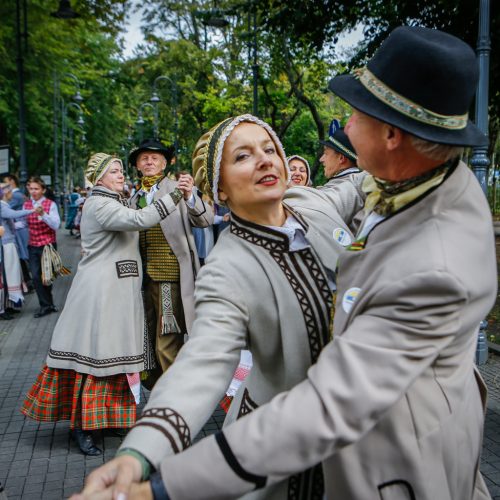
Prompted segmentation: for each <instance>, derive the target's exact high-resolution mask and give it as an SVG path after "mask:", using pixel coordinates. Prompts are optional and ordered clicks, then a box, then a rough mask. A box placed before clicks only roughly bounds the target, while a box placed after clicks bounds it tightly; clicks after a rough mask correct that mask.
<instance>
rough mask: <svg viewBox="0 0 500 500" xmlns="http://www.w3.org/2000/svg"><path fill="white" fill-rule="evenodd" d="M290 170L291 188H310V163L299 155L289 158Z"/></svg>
mask: <svg viewBox="0 0 500 500" xmlns="http://www.w3.org/2000/svg"><path fill="white" fill-rule="evenodd" d="M287 160H288V168H289V169H290V187H296V186H309V183H310V180H311V169H310V167H309V162H308V161H307V160H306V159H305V158H303V157H302V156H299V155H292V156H289V157H288V158H287Z"/></svg>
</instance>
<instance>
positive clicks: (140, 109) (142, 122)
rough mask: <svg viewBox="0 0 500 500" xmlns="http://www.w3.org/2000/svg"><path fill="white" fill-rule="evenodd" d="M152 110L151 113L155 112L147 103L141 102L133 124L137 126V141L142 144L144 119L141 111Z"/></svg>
mask: <svg viewBox="0 0 500 500" xmlns="http://www.w3.org/2000/svg"><path fill="white" fill-rule="evenodd" d="M147 107H149V108H152V110H153V113H154V111H155V108H154V106H153V105H152V104H151V103H149V102H143V103H142V104H141V105H140V106H139V113H138V116H137V121H136V122H135V123H136V124H137V125H138V126H139V140H140V141H141V142H142V139H143V138H144V130H143V125H144V118H143V116H142V110H143V109H144V108H147Z"/></svg>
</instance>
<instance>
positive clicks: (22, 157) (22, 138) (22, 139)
mask: <svg viewBox="0 0 500 500" xmlns="http://www.w3.org/2000/svg"><path fill="white" fill-rule="evenodd" d="M21 11H22V12H21ZM21 22H22V23H23V30H22V31H21ZM21 37H23V38H24V49H23V47H22V44H21ZM27 41H28V20H27V7H26V0H22V7H21V0H16V46H17V91H18V94H19V161H20V168H19V180H20V181H21V184H22V185H24V184H25V183H26V181H27V180H28V168H27V160H26V112H25V103H24V54H23V52H24V51H26V47H27Z"/></svg>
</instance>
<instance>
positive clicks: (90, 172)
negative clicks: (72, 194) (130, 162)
mask: <svg viewBox="0 0 500 500" xmlns="http://www.w3.org/2000/svg"><path fill="white" fill-rule="evenodd" d="M115 161H117V162H118V163H119V164H120V165H122V168H123V164H122V161H121V160H120V158H117V157H116V156H113V155H108V154H106V153H95V154H93V155H92V156H91V157H90V160H89V161H88V163H87V168H86V170H85V178H86V179H87V180H88V181H89V182H90V183H91V184H92V185H93V186H95V185H96V183H97V181H98V180H99V179H100V178H101V177H102V176H103V175H104V174H105V173H106V172H107V171H108V169H109V167H110V166H111V164H112V163H113V162H115Z"/></svg>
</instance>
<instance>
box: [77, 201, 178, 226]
mask: <svg viewBox="0 0 500 500" xmlns="http://www.w3.org/2000/svg"><path fill="white" fill-rule="evenodd" d="M83 210H84V211H85V205H84V207H83ZM175 210H177V205H176V204H175V202H174V201H173V199H172V197H171V196H170V194H166V195H164V196H163V197H162V198H160V199H158V200H156V201H155V202H153V203H151V205H149V206H148V207H145V208H143V209H141V210H134V209H132V208H128V207H125V206H123V205H122V204H121V203H120V202H118V201H116V200H112V199H107V200H105V201H104V202H103V203H102V204H101V205H99V206H98V207H97V208H96V211H95V216H96V219H97V221H98V222H99V224H101V226H102V228H103V229H105V230H107V231H137V230H139V229H142V228H148V227H153V226H154V225H156V224H158V223H159V222H160V221H161V220H163V219H165V218H167V217H168V216H169V215H170V214H171V213H172V212H174V211H175Z"/></svg>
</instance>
